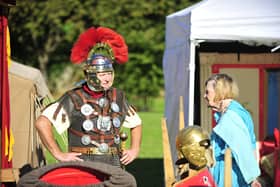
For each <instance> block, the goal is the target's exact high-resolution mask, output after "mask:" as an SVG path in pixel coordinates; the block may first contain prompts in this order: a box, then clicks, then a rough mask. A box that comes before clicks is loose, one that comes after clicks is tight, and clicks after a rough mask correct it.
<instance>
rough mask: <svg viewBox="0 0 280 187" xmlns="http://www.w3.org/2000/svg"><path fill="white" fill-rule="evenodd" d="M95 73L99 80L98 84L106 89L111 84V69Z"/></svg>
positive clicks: (112, 76) (112, 75) (112, 74)
mask: <svg viewBox="0 0 280 187" xmlns="http://www.w3.org/2000/svg"><path fill="white" fill-rule="evenodd" d="M96 75H97V78H98V79H99V80H100V86H101V87H103V88H104V90H108V89H109V88H110V87H111V86H112V85H113V81H114V73H113V72H112V71H108V72H100V73H97V74H96Z"/></svg>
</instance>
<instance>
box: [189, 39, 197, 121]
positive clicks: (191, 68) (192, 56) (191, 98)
mask: <svg viewBox="0 0 280 187" xmlns="http://www.w3.org/2000/svg"><path fill="white" fill-rule="evenodd" d="M195 41H196V40H191V41H190V59H189V60H190V63H189V73H190V79H189V113H188V126H192V125H193V113H194V107H193V106H194V81H195V80H194V77H195Z"/></svg>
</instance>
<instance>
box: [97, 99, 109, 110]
mask: <svg viewBox="0 0 280 187" xmlns="http://www.w3.org/2000/svg"><path fill="white" fill-rule="evenodd" d="M107 104H108V100H107V99H106V98H104V97H102V98H100V99H99V100H98V105H99V106H100V107H101V108H104V107H105V106H106V105H107Z"/></svg>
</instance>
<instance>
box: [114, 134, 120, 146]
mask: <svg viewBox="0 0 280 187" xmlns="http://www.w3.org/2000/svg"><path fill="white" fill-rule="evenodd" d="M120 141H121V139H120V136H119V135H116V136H115V137H114V142H115V144H119V143H120Z"/></svg>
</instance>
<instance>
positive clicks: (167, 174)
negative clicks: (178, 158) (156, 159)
mask: <svg viewBox="0 0 280 187" xmlns="http://www.w3.org/2000/svg"><path fill="white" fill-rule="evenodd" d="M161 128H162V144H163V163H164V179H165V186H166V187H171V186H172V184H173V182H175V175H174V168H173V164H172V163H173V162H172V156H171V150H170V143H169V137H168V130H167V127H166V118H162V121H161Z"/></svg>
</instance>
